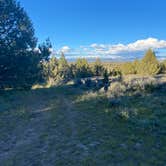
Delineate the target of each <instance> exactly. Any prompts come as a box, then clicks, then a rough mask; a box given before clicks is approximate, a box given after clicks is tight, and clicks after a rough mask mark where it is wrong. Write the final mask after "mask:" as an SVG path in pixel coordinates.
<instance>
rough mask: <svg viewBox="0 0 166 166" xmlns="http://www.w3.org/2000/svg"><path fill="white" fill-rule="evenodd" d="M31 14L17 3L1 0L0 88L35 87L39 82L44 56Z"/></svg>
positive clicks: (13, 0) (10, 0) (11, 0)
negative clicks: (38, 48) (42, 55)
mask: <svg viewBox="0 0 166 166" xmlns="http://www.w3.org/2000/svg"><path fill="white" fill-rule="evenodd" d="M35 47H36V38H35V37H34V29H33V25H32V23H31V20H30V19H29V17H28V15H27V13H26V12H25V11H24V9H23V8H22V7H21V6H20V4H19V3H18V2H16V1H15V0H0V86H1V88H2V87H22V86H31V85H32V84H33V83H34V82H36V81H37V79H38V78H37V76H38V71H39V68H38V64H39V61H40V57H39V55H38V54H37V53H35V52H34V51H33V50H34V48H35Z"/></svg>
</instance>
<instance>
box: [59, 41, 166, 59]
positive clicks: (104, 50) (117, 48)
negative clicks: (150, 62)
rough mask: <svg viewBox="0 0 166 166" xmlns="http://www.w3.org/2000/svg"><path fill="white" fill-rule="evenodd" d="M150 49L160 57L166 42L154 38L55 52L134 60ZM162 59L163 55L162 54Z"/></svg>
mask: <svg viewBox="0 0 166 166" xmlns="http://www.w3.org/2000/svg"><path fill="white" fill-rule="evenodd" d="M149 48H152V49H154V50H156V51H157V55H158V56H159V57H160V54H161V53H160V50H161V49H166V40H159V39H156V38H147V39H143V40H137V41H135V42H133V43H129V44H121V43H120V44H97V43H94V44H91V45H89V46H80V47H79V48H75V49H71V48H70V47H69V46H63V47H62V48H61V49H59V50H58V51H57V54H59V53H60V52H63V53H64V54H65V55H66V56H67V57H72V58H73V57H85V58H96V57H100V58H103V59H104V58H111V59H114V60H116V59H127V58H128V59H135V58H139V57H142V56H143V54H144V52H145V51H146V50H147V49H149ZM162 55H163V57H166V56H165V53H162Z"/></svg>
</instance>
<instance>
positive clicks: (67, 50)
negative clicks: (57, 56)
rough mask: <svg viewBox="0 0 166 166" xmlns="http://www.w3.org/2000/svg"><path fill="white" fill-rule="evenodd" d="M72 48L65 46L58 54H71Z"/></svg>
mask: <svg viewBox="0 0 166 166" xmlns="http://www.w3.org/2000/svg"><path fill="white" fill-rule="evenodd" d="M70 51H71V48H70V47H69V46H63V47H62V48H61V49H60V50H59V51H58V52H63V53H64V54H65V53H69V52H70Z"/></svg>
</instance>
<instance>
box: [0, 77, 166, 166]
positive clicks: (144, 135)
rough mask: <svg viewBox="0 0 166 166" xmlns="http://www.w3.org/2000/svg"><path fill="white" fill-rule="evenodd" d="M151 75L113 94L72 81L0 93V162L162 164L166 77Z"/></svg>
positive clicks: (9, 164) (6, 165) (83, 165)
mask: <svg viewBox="0 0 166 166" xmlns="http://www.w3.org/2000/svg"><path fill="white" fill-rule="evenodd" d="M126 79H127V80H128V79H129V78H126ZM156 79H158V80H159V81H161V80H162V81H161V85H160V86H158V87H155V88H154V89H150V91H140V92H139V93H135V92H123V94H121V93H120V95H115V96H111V93H113V92H112V91H108V92H107V94H105V93H103V92H102V91H101V92H100V91H99V92H94V91H91V90H89V89H88V88H78V87H74V86H73V85H65V86H60V87H53V88H43V89H34V90H30V91H14V90H13V91H12V90H11V91H0V163H1V164H0V165H2V166H13V165H16V166H27V165H28V166H31V165H33V166H38V165H39V166H40V165H44V166H46V165H48V166H52V165H56V166H73V165H76V166H96V165H99V166H101V165H103V166H105V165H106V166H107V165H111V166H112V165H113V166H122V165H124V166H130V165H131V166H133V165H136V166H142V165H143V166H144V165H145V166H146V165H147V166H151V165H153V166H164V165H165V164H166V157H165V156H166V85H165V83H166V81H165V76H161V77H158V78H156ZM110 96H111V97H110Z"/></svg>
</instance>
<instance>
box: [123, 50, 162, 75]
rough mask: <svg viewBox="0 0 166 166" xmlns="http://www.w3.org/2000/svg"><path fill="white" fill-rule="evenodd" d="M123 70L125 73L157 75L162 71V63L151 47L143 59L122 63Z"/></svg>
mask: <svg viewBox="0 0 166 166" xmlns="http://www.w3.org/2000/svg"><path fill="white" fill-rule="evenodd" d="M121 71H122V73H123V74H141V75H156V74H159V73H160V72H161V65H160V64H159V62H158V60H157V58H156V55H155V53H154V52H153V51H152V50H151V49H149V50H148V51H147V52H146V54H145V56H144V57H143V59H142V60H140V61H138V60H135V61H134V62H126V63H124V64H122V65H121Z"/></svg>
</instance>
